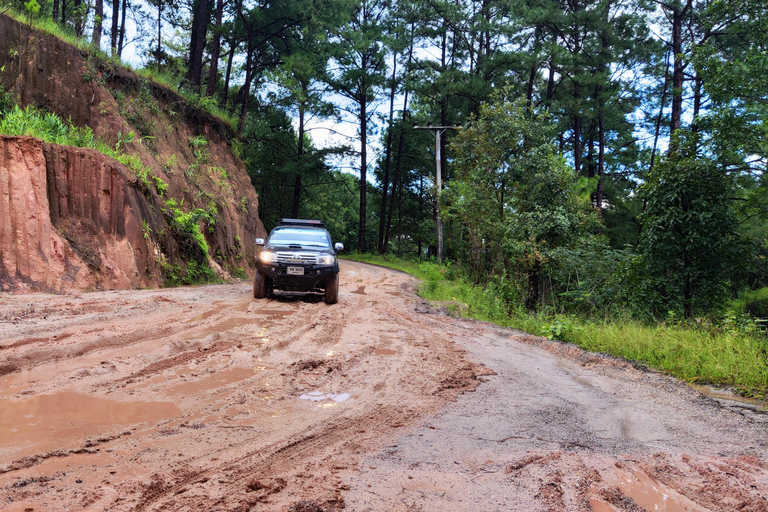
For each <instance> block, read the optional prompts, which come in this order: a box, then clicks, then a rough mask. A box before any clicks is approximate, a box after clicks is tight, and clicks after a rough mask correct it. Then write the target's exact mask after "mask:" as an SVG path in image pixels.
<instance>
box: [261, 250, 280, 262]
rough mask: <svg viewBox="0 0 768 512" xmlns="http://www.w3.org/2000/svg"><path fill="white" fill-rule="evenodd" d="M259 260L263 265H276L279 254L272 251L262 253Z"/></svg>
mask: <svg viewBox="0 0 768 512" xmlns="http://www.w3.org/2000/svg"><path fill="white" fill-rule="evenodd" d="M259 260H260V261H261V262H262V263H275V262H276V261H277V254H276V253H274V252H272V251H261V253H260V254H259Z"/></svg>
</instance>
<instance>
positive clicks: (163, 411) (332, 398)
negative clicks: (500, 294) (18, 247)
mask: <svg viewBox="0 0 768 512" xmlns="http://www.w3.org/2000/svg"><path fill="white" fill-rule="evenodd" d="M341 276H342V278H341V287H340V297H339V303H338V304H337V305H333V306H328V305H326V304H324V303H323V302H322V298H321V297H315V296H305V295H299V294H285V293H282V294H281V293H278V295H277V296H276V297H274V298H268V299H262V300H254V299H252V298H251V287H250V284H249V283H243V284H235V285H215V286H200V287H187V288H177V289H163V290H140V291H113V292H95V293H82V294H79V295H46V294H29V295H8V294H0V332H1V333H2V337H1V338H0V509H1V510H9V511H28V510H32V511H59V510H89V511H103V510H110V511H118V512H119V511H144V510H174V511H198V510H210V511H251V510H269V511H272V510H274V511H293V512H307V511H311V512H317V511H331V510H341V509H346V510H355V511H357V510H382V511H383V510H435V511H438V510H439V511H441V512H445V511H450V510H456V511H460V510H483V511H490V510H500V511H501V510H521V511H529V510H531V511H536V510H553V511H554V510H577V511H582V510H583V511H590V510H594V511H595V512H605V511H614V512H615V511H636V510H654V508H653V507H656V506H657V505H658V504H659V503H661V504H663V505H664V507H667V508H658V510H687V511H697V510H723V511H725V510H768V507H767V506H766V500H765V497H766V496H768V465H767V464H766V461H768V456H766V452H767V450H768V449H767V448H766V445H767V444H768V443H767V442H766V439H768V437H767V436H766V435H765V434H766V433H767V432H766V427H765V422H764V421H763V418H764V417H765V415H764V414H762V413H761V412H759V410H755V409H751V410H750V412H749V414H747V413H746V412H744V411H743V410H742V409H740V408H739V407H736V406H733V407H731V406H728V407H726V406H723V405H722V404H721V403H720V402H718V401H715V400H713V399H710V398H707V397H705V396H704V395H701V394H700V393H698V392H696V391H694V390H691V389H690V388H688V387H686V386H684V385H681V384H680V383H678V382H677V381H675V380H674V379H670V378H667V377H665V376H662V375H658V374H656V373H654V372H648V371H644V370H642V369H638V368H635V367H634V366H632V365H630V364H628V363H626V362H623V361H621V360H616V359H614V358H609V357H604V356H600V355H596V354H589V353H586V352H584V351H581V350H579V349H576V348H575V347H571V346H567V345H562V344H558V343H552V342H548V341H544V340H542V339H540V338H535V337H526V336H525V335H523V334H522V333H517V332H515V331H511V330H506V329H500V328H497V327H495V326H490V325H488V324H483V323H481V322H472V321H467V320H461V319H455V318H451V317H449V316H447V315H445V313H444V312H442V311H441V310H439V309H435V308H433V307H431V306H429V305H428V304H426V303H425V302H424V301H422V300H421V299H419V298H418V297H417V296H416V295H415V294H414V292H413V286H414V281H413V280H412V278H411V277H409V276H408V275H406V274H402V273H399V272H393V271H389V270H386V269H383V268H380V267H374V266H369V265H365V264H361V263H354V262H343V264H342V273H341ZM468 391H474V392H471V393H467V392H468ZM665 496H666V498H665ZM674 507H677V508H674Z"/></svg>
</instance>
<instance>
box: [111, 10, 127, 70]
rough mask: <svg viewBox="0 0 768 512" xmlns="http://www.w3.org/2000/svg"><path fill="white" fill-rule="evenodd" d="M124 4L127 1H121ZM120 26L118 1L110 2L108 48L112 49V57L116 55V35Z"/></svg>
mask: <svg viewBox="0 0 768 512" xmlns="http://www.w3.org/2000/svg"><path fill="white" fill-rule="evenodd" d="M123 1H124V2H125V1H127V0H123ZM119 26H120V0H112V32H111V33H110V37H109V39H110V44H109V47H110V48H111V49H112V53H111V55H112V56H115V55H117V34H118V27H119Z"/></svg>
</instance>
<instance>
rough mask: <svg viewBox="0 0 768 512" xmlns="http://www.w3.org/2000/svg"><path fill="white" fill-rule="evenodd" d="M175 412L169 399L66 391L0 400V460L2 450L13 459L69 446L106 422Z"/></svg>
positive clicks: (132, 421)
mask: <svg viewBox="0 0 768 512" xmlns="http://www.w3.org/2000/svg"><path fill="white" fill-rule="evenodd" d="M179 412H180V411H179V408H178V407H176V405H175V404H173V403H171V402H116V401H112V400H107V399H105V398H98V397H94V396H87V395H81V394H78V393H74V392H70V391H65V392H62V393H56V394H53V395H39V396H35V397H32V398H30V399H27V400H21V401H16V400H0V461H2V460H3V459H5V458H6V457H5V455H6V454H8V455H11V459H16V458H18V457H19V456H22V455H28V454H31V453H40V452H43V451H47V450H52V449H63V448H65V447H72V445H77V444H79V443H82V442H83V441H84V440H85V439H86V438H87V437H88V436H91V435H94V434H98V433H100V432H102V431H103V430H104V427H106V426H111V425H123V426H125V427H127V426H129V425H132V424H137V423H144V422H154V421H159V420H162V419H165V418H169V417H172V416H174V415H176V414H178V413H179ZM6 461H7V460H6Z"/></svg>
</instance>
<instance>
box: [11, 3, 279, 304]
mask: <svg viewBox="0 0 768 512" xmlns="http://www.w3.org/2000/svg"><path fill="white" fill-rule="evenodd" d="M0 55H3V56H5V57H7V59H6V60H7V62H5V61H3V64H4V65H2V66H0V88H2V89H4V90H5V91H7V92H8V93H10V94H11V96H12V97H13V98H14V100H15V101H16V102H17V103H18V105H19V106H20V107H27V106H31V107H35V108H38V109H42V110H43V111H46V112H52V113H55V114H57V115H58V117H59V118H60V119H62V120H66V122H69V123H72V124H73V125H74V126H77V127H81V128H82V129H83V130H90V131H91V132H92V133H93V136H94V138H95V139H96V140H99V141H101V142H103V143H105V144H107V145H108V146H111V147H113V148H114V149H115V150H116V151H118V152H120V153H123V154H124V155H126V156H127V157H130V158H131V159H133V160H132V163H131V165H130V168H129V167H126V166H124V165H122V164H120V163H119V162H117V161H115V160H113V159H111V158H108V157H106V156H104V155H102V154H100V153H97V152H96V151H92V150H86V149H82V148H76V147H67V146H58V145H53V144H44V143H42V142H41V141H36V140H33V139H28V138H17V137H12V138H5V137H2V136H0V229H1V230H2V231H0V290H2V291H9V290H11V291H30V290H33V291H46V292H48V291H53V292H61V291H67V290H73V289H74V290H77V289H88V290H104V289H130V288H140V287H147V286H157V285H158V284H160V283H163V282H164V281H166V280H168V281H173V280H174V279H176V278H179V277H183V276H184V274H185V268H186V265H187V264H188V263H189V262H194V263H197V264H202V265H203V266H206V265H210V266H211V267H212V268H213V271H214V272H215V273H216V274H218V275H219V276H221V277H224V278H227V277H230V276H237V275H243V274H246V275H252V272H253V266H254V263H255V256H256V248H255V246H254V244H253V240H254V238H256V237H258V236H265V234H266V232H265V231H264V226H263V225H262V223H261V220H260V219H259V217H258V206H259V205H258V197H257V195H256V191H255V190H254V188H253V186H252V184H251V182H250V178H249V176H248V173H247V171H246V169H245V164H244V163H243V161H242V160H241V159H240V158H239V157H238V156H237V154H236V153H237V152H236V151H235V150H234V149H233V144H232V143H233V141H234V140H235V139H236V134H234V133H233V131H232V130H231V128H229V127H228V126H227V125H226V124H225V123H224V122H223V121H222V120H221V119H218V118H216V117H215V116H212V115H210V114H208V113H206V112H204V111H201V110H200V109H198V108H195V107H194V106H193V105H190V104H189V103H188V102H187V101H186V100H185V99H184V98H182V97H181V96H180V95H179V94H178V93H176V92H174V91H172V90H170V89H169V88H168V87H166V86H164V85H161V84H158V83H155V82H153V81H152V80H149V79H147V78H145V77H142V76H139V75H137V74H136V73H134V72H133V71H131V70H129V69H125V68H121V67H119V66H117V65H116V64H115V63H114V62H110V61H104V60H102V58H101V57H100V56H99V55H97V54H94V53H92V52H91V51H89V50H87V49H82V48H78V47H76V46H74V45H71V44H68V43H66V42H64V41H62V40H60V39H58V38H56V37H55V36H53V35H51V34H47V33H44V32H41V31H39V30H37V29H35V28H34V27H31V26H29V25H27V24H25V23H21V22H19V21H16V20H14V19H13V18H11V17H9V16H7V15H6V14H4V13H1V12H0ZM171 206H174V207H176V208H177V209H178V213H190V212H192V211H193V210H194V209H200V210H201V211H205V212H206V218H207V220H206V221H205V223H203V222H202V221H200V222H198V224H199V227H201V229H202V235H203V236H204V237H205V239H206V242H207V244H208V246H209V252H208V254H207V255H205V254H201V252H200V248H199V244H197V243H196V242H195V241H194V237H193V236H192V233H191V232H190V231H189V228H179V225H178V224H177V223H176V222H174V220H173V217H175V216H177V213H176V212H174V211H173V210H172V209H171ZM182 224H183V223H182ZM206 260H207V261H206Z"/></svg>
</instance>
